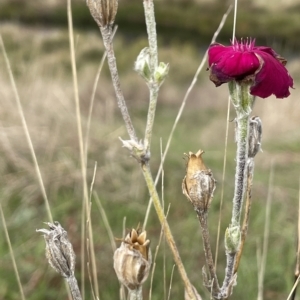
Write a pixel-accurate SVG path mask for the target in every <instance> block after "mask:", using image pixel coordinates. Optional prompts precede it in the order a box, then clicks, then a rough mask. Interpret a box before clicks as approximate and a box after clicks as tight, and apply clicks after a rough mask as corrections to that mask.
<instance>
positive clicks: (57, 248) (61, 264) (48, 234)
mask: <svg viewBox="0 0 300 300" xmlns="http://www.w3.org/2000/svg"><path fill="white" fill-rule="evenodd" d="M46 224H47V225H48V226H49V228H50V230H48V229H38V230H36V231H37V232H42V233H43V234H44V238H45V242H46V257H47V259H48V262H49V264H50V265H51V267H52V268H53V269H55V270H56V271H57V272H58V273H59V274H60V275H61V276H63V277H65V278H69V277H72V276H74V269H75V253H74V250H73V247H72V244H71V243H70V242H69V240H68V235H67V232H66V231H65V230H64V229H63V228H62V227H61V225H60V224H59V223H58V222H54V224H53V223H46Z"/></svg>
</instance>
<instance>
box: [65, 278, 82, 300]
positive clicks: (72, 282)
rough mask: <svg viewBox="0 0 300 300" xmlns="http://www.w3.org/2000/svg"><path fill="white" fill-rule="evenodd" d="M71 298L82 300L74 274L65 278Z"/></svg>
mask: <svg viewBox="0 0 300 300" xmlns="http://www.w3.org/2000/svg"><path fill="white" fill-rule="evenodd" d="M66 281H67V283H68V286H69V288H70V292H71V295H72V298H73V300H82V298H81V294H80V290H79V287H78V284H77V280H76V278H75V277H74V276H70V277H68V278H66Z"/></svg>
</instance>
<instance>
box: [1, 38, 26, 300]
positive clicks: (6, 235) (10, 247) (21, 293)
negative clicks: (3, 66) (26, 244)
mask: <svg viewBox="0 0 300 300" xmlns="http://www.w3.org/2000/svg"><path fill="white" fill-rule="evenodd" d="M0 39H1V36H0ZM0 214H1V219H2V225H3V229H4V233H5V238H6V241H7V244H8V248H9V254H10V258H11V260H12V263H13V268H14V272H15V275H16V278H17V282H18V287H19V290H20V295H21V299H22V300H25V299H26V298H25V295H24V291H23V287H22V283H21V279H20V275H19V271H18V267H17V263H16V259H15V255H14V251H13V248H12V245H11V241H10V238H9V234H8V230H7V226H6V221H5V217H4V213H3V210H2V205H1V203H0Z"/></svg>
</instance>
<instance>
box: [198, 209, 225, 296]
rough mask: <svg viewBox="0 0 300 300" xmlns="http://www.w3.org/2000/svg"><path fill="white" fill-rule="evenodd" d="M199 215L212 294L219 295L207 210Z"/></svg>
mask: <svg viewBox="0 0 300 300" xmlns="http://www.w3.org/2000/svg"><path fill="white" fill-rule="evenodd" d="M197 215H198V219H199V222H200V227H201V234H202V240H203V247H204V254H205V261H206V264H207V267H208V270H209V275H210V280H211V283H212V294H213V295H217V294H219V293H220V287H219V282H218V278H217V274H216V270H215V266H214V260H213V255H212V251H211V246H210V237H209V231H208V224H207V212H204V213H198V214H197Z"/></svg>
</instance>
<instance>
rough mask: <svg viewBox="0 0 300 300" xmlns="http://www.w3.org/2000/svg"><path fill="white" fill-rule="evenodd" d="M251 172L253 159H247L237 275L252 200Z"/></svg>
mask: <svg viewBox="0 0 300 300" xmlns="http://www.w3.org/2000/svg"><path fill="white" fill-rule="evenodd" d="M253 171H254V160H253V158H249V161H248V163H247V189H246V204H245V213H244V220H243V226H242V231H241V244H240V248H239V250H238V252H237V256H236V261H235V264H234V273H237V271H238V268H239V264H240V260H241V257H242V253H243V249H244V245H245V241H246V236H247V232H248V225H249V219H250V210H251V205H252V199H251V187H252V181H253Z"/></svg>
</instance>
